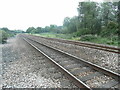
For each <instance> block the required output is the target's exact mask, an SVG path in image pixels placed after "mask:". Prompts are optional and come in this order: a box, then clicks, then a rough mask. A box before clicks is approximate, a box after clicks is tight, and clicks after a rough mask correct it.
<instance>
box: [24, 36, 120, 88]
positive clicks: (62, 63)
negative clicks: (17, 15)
mask: <svg viewBox="0 0 120 90" xmlns="http://www.w3.org/2000/svg"><path fill="white" fill-rule="evenodd" d="M24 40H25V41H26V42H28V43H29V44H30V45H31V46H33V47H34V48H35V49H37V50H38V51H39V52H41V53H42V54H43V55H45V56H46V57H47V58H48V59H49V60H50V61H51V62H53V64H54V65H55V66H56V67H58V68H59V69H60V70H61V71H62V72H63V73H64V74H65V75H66V76H67V77H68V78H69V79H70V80H72V81H73V82H74V83H75V84H76V85H77V86H78V87H79V88H86V89H88V90H92V88H118V87H119V84H120V83H119V80H118V79H119V78H120V74H118V73H115V72H112V71H110V70H107V69H105V68H102V67H100V66H97V65H95V64H92V63H90V62H87V61H85V60H83V59H81V58H78V57H76V56H73V55H71V54H68V53H66V52H64V51H61V50H58V49H56V48H53V47H50V46H47V45H44V44H42V43H40V42H37V41H35V40H33V39H30V38H27V37H25V36H24ZM96 80H98V82H96ZM90 81H91V83H92V84H91V83H89V82H90ZM92 81H93V82H92ZM96 83H98V84H96Z"/></svg>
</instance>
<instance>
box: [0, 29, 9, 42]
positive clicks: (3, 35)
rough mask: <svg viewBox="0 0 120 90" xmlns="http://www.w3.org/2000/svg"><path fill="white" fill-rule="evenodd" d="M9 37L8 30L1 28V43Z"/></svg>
mask: <svg viewBox="0 0 120 90" xmlns="http://www.w3.org/2000/svg"><path fill="white" fill-rule="evenodd" d="M8 37H9V34H8V33H7V32H6V31H3V30H0V43H4V42H5V41H6V40H7V38H8Z"/></svg>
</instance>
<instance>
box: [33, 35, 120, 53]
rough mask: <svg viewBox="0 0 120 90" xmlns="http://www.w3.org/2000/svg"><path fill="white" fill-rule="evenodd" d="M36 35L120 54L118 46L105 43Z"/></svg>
mask: <svg viewBox="0 0 120 90" xmlns="http://www.w3.org/2000/svg"><path fill="white" fill-rule="evenodd" d="M31 36H33V35H31ZM35 37H40V38H44V39H48V40H54V41H59V42H63V43H69V44H74V45H79V46H83V47H88V48H94V49H99V50H103V51H108V52H113V53H118V54H120V48H116V47H110V46H104V45H99V44H93V43H86V42H80V41H73V40H65V39H57V38H47V37H41V36H35Z"/></svg>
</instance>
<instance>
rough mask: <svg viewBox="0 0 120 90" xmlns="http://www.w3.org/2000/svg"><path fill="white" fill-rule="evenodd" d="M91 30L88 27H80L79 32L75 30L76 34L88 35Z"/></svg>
mask: <svg viewBox="0 0 120 90" xmlns="http://www.w3.org/2000/svg"><path fill="white" fill-rule="evenodd" d="M90 33H91V32H90V30H89V29H88V28H84V29H79V30H78V31H77V32H75V35H76V36H81V35H86V34H90Z"/></svg>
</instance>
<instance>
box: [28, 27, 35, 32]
mask: <svg viewBox="0 0 120 90" xmlns="http://www.w3.org/2000/svg"><path fill="white" fill-rule="evenodd" d="M26 32H27V33H35V32H36V29H35V28H34V27H29V28H28V29H27V30H26Z"/></svg>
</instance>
